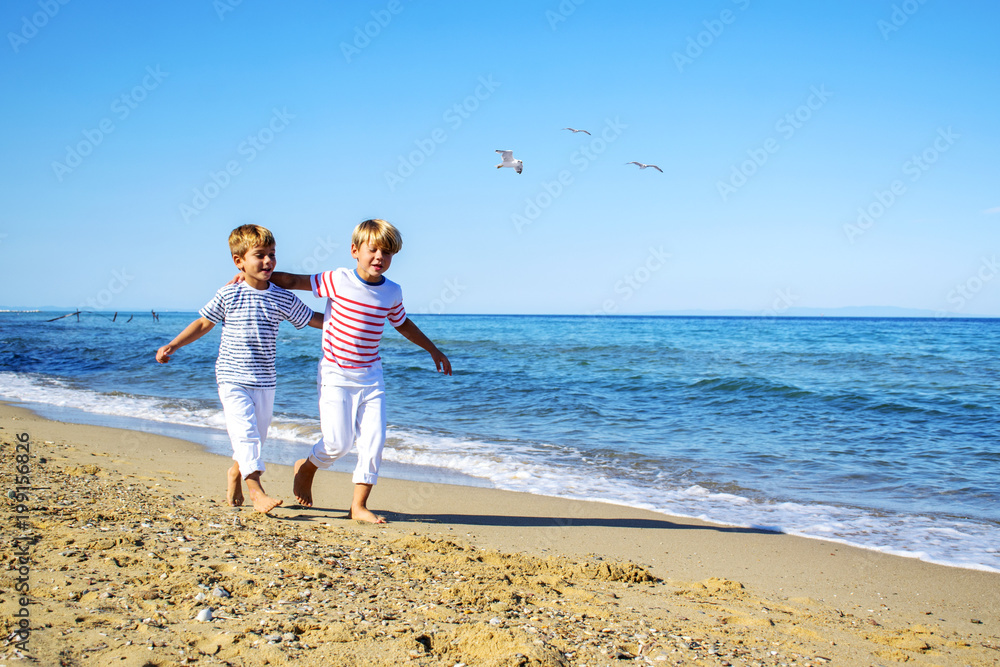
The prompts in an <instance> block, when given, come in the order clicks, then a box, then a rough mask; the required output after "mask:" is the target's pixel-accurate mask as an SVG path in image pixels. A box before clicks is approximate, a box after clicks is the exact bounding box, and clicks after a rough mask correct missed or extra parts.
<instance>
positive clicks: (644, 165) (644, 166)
mask: <svg viewBox="0 0 1000 667" xmlns="http://www.w3.org/2000/svg"><path fill="white" fill-rule="evenodd" d="M625 164H637V165H639V169H645V168H646V167H652V168H653V169H655V170H656V171H658V172H660V173H661V174H662V173H663V170H662V169H660V168H659V167H657V166H656V165H655V164H643V163H641V162H636V161H634V160H633V161H632V162H626V163H625Z"/></svg>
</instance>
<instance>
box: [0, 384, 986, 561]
mask: <svg viewBox="0 0 1000 667" xmlns="http://www.w3.org/2000/svg"><path fill="white" fill-rule="evenodd" d="M0 399H5V400H10V401H17V402H25V403H35V404H44V405H48V406H56V407H60V408H69V409H75V410H81V411H83V412H85V413H88V414H91V415H105V416H108V417H112V418H115V417H118V418H123V419H141V420H144V421H146V422H155V423H159V424H170V425H180V426H184V427H188V428H195V429H205V430H207V431H210V432H213V433H215V434H216V436H218V435H219V434H220V433H223V432H224V429H225V422H224V419H223V416H222V411H221V409H220V408H219V407H218V404H213V403H212V402H211V401H203V402H199V401H193V400H182V399H169V398H162V397H150V396H133V395H128V394H121V393H119V392H115V393H113V394H109V393H102V392H98V391H93V390H90V389H81V388H76V387H73V386H71V385H70V384H68V383H66V382H64V381H60V380H56V379H52V378H50V377H38V376H30V375H26V374H18V373H0ZM319 433H320V431H319V423H318V421H317V420H308V419H306V420H295V419H289V418H285V417H282V416H281V415H277V416H276V418H275V420H274V422H273V423H272V427H271V430H270V431H269V434H268V441H269V443H270V445H271V446H270V447H269V450H270V453H269V459H270V460H272V461H274V462H278V463H287V462H288V461H289V459H291V460H294V457H296V456H298V455H299V453H301V447H302V446H303V445H311V444H312V443H314V442H315V441H316V440H317V438H318V437H319ZM223 435H224V433H223ZM389 436H390V446H389V447H387V449H386V452H385V461H386V462H387V463H390V464H399V465H402V466H423V467H431V468H437V469H443V470H447V471H452V472H454V473H456V477H460V476H471V477H474V478H478V479H481V480H485V481H486V482H488V483H489V484H491V485H493V486H495V487H496V488H499V489H505V490H510V491H520V492H527V493H534V494H539V495H549V496H558V497H563V498H569V499H575V500H584V501H590V500H592V501H600V502H606V503H613V504H619V505H624V506H629V507H637V508H642V509H647V510H651V511H654V512H659V513H663V514H666V515H671V516H683V517H693V518H700V519H703V520H705V521H710V522H713V523H718V524H724V525H730V526H740V527H746V528H758V529H766V530H776V531H781V532H785V533H789V534H793V535H800V536H804V537H812V538H822V539H827V540H831V541H834V542H839V543H843V544H850V545H854V546H860V547H864V548H868V549H873V550H877V551H882V552H885V553H891V554H895V555H900V556H907V557H912V558H919V559H921V560H925V561H929V562H934V563H940V564H944V565H952V566H958V567H964V568H972V569H979V570H988V571H995V572H1000V547H998V545H1000V526H998V525H996V524H994V523H988V522H979V521H973V520H966V519H959V518H949V517H940V516H923V515H916V514H912V515H908V514H900V513H891V512H878V513H875V512H872V511H870V510H866V509H863V508H854V507H842V506H834V505H829V504H822V503H810V504H807V503H789V502H780V503H777V502H776V503H768V502H762V501H759V500H755V499H750V498H746V497H743V496H739V495H736V494H732V493H721V492H716V491H712V490H710V489H708V488H705V487H703V486H700V485H697V484H695V485H686V486H683V487H681V486H677V487H671V486H668V485H666V484H660V483H657V484H656V485H655V486H650V485H649V484H646V483H640V482H637V481H632V480H630V479H629V478H628V476H627V472H626V471H622V473H621V474H615V472H614V471H611V470H607V469H605V470H603V471H597V470H595V469H593V468H588V467H583V466H582V465H581V464H580V462H579V461H580V456H578V455H572V456H571V455H570V453H569V452H567V451H565V450H564V449H560V448H556V447H551V448H545V447H541V446H539V445H538V444H537V443H517V442H510V441H504V442H491V441H488V440H473V439H463V438H457V437H450V436H444V435H440V434H435V433H430V432H427V431H422V430H416V429H404V428H398V427H391V428H390V430H389ZM202 441H203V442H204V440H202ZM275 441H279V442H275ZM281 443H285V444H284V445H282V444H281ZM220 453H222V452H221V451H220ZM402 470H403V474H402V475H401V476H405V469H402ZM568 520H569V521H571V520H572V519H568Z"/></svg>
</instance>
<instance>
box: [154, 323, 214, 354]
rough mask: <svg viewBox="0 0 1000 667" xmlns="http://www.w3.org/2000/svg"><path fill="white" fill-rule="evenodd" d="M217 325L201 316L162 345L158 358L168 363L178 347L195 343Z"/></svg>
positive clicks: (157, 352)
mask: <svg viewBox="0 0 1000 667" xmlns="http://www.w3.org/2000/svg"><path fill="white" fill-rule="evenodd" d="M214 326H215V323H214V322H210V321H209V320H207V319H205V318H204V317H199V318H198V319H196V320H195V321H194V322H192V323H191V324H189V325H187V326H186V327H185V328H184V331H182V332H180V333H179V334H177V338H174V339H173V340H172V341H170V342H169V343H167V344H166V345H164V346H163V347H161V348H160V349H159V350H157V351H156V360H157V361H158V362H160V363H161V364H165V363H168V362H169V361H170V356H171V355H172V354H173V353H174V352H176V351H177V348H181V347H184V346H185V345H187V344H188V343H193V342H195V341H196V340H198V339H199V338H201V337H202V336H204V335H205V334H207V333H208V332H209V331H211V330H212V327H214Z"/></svg>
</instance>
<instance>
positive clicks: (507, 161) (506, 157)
mask: <svg viewBox="0 0 1000 667" xmlns="http://www.w3.org/2000/svg"><path fill="white" fill-rule="evenodd" d="M497 153H500V159H501V160H503V162H501V163H500V164H498V165H497V169H499V168H500V167H513V168H514V171H516V172H517V173H519V174H520V173H521V169H523V168H524V163H523V162H521V161H520V160H515V159H514V151H497Z"/></svg>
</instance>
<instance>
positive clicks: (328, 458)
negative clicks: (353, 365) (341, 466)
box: [309, 385, 385, 484]
mask: <svg viewBox="0 0 1000 667" xmlns="http://www.w3.org/2000/svg"><path fill="white" fill-rule="evenodd" d="M319 421H320V428H321V429H322V431H323V439H322V440H320V441H319V442H317V443H316V444H315V445H314V446H313V448H312V452H311V453H310V454H309V460H310V461H312V463H313V465H315V466H316V467H317V468H323V469H326V468H329V467H330V466H331V465H333V462H334V461H336V460H337V459H339V458H341V457H342V456H344V455H345V454H347V452H349V451H351V446H352V445H354V444H357V447H358V464H357V465H356V466H355V468H354V476H353V477H352V479H353V481H354V483H355V484H375V483H376V482H377V481H378V468H379V465H380V464H381V463H382V450H383V448H384V447H385V388H384V386H381V385H380V386H369V387H341V386H336V385H320V388H319Z"/></svg>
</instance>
